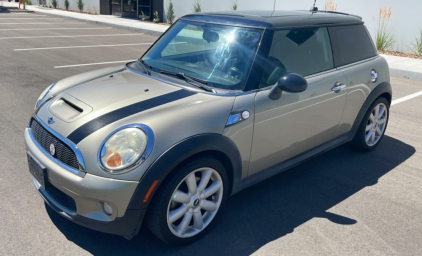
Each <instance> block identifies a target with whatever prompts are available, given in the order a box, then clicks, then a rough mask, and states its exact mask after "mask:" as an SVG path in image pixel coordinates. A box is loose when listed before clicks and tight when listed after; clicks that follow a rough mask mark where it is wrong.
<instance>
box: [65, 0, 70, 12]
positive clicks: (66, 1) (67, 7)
mask: <svg viewBox="0 0 422 256" xmlns="http://www.w3.org/2000/svg"><path fill="white" fill-rule="evenodd" d="M69 5H70V3H69V0H64V8H65V9H66V11H67V10H69Z"/></svg>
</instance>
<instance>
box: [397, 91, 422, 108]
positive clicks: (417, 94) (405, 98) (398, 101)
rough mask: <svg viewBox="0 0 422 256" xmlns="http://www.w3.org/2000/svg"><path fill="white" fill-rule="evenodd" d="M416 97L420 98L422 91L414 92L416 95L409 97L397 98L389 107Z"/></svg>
mask: <svg viewBox="0 0 422 256" xmlns="http://www.w3.org/2000/svg"><path fill="white" fill-rule="evenodd" d="M418 96H422V91H420V92H416V93H413V94H410V95H407V96H405V97H402V98H399V99H397V100H393V101H392V102H391V106H393V105H396V104H399V103H402V102H403V101H406V100H410V99H413V98H416V97H418Z"/></svg>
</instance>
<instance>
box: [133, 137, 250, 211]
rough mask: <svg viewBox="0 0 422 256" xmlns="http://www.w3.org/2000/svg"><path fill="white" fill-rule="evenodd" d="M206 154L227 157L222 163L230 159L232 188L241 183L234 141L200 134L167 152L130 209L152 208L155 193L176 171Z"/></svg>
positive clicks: (149, 172)
mask: <svg viewBox="0 0 422 256" xmlns="http://www.w3.org/2000/svg"><path fill="white" fill-rule="evenodd" d="M206 152H209V153H212V152H217V153H218V154H223V155H224V158H225V159H222V160H224V161H225V160H227V159H228V162H227V163H226V165H228V166H226V169H228V170H227V171H228V172H229V173H228V176H229V177H230V178H231V179H230V180H231V182H230V188H231V187H233V185H234V184H235V183H238V182H239V181H240V179H241V174H242V161H241V156H240V153H239V150H238V148H237V147H236V145H235V144H234V143H233V141H231V140H230V139H229V138H227V137H225V136H223V135H220V134H200V135H196V136H193V137H190V138H187V139H185V140H183V141H180V142H179V143H177V144H176V145H174V146H172V147H171V148H169V149H168V150H166V151H165V152H164V153H163V154H162V155H161V156H160V157H158V158H157V159H156V160H155V161H154V163H153V164H151V166H150V167H149V168H148V170H147V171H146V172H145V174H144V176H143V177H142V178H141V180H140V182H139V185H138V187H137V188H136V190H135V193H134V194H133V196H132V199H131V201H130V203H129V207H128V209H130V210H134V209H144V208H146V207H148V205H149V202H150V201H151V200H152V198H153V197H154V193H155V192H156V191H157V189H158V188H159V187H160V184H161V183H162V182H163V180H164V179H165V178H166V177H167V175H168V174H169V173H170V172H171V171H172V170H173V169H174V168H176V167H177V166H178V165H179V164H181V163H182V162H183V161H185V160H187V159H189V158H190V157H192V156H194V155H197V154H200V153H206ZM227 167H228V168H227ZM156 180H158V184H157V185H156V186H155V188H154V190H153V191H152V194H150V196H149V200H148V201H147V202H145V203H144V202H143V201H144V198H145V196H146V194H147V193H148V190H149V189H150V187H151V186H152V184H153V183H154V182H155V181H156ZM230 188H229V189H230Z"/></svg>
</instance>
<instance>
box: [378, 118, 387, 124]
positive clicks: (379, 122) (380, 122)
mask: <svg viewBox="0 0 422 256" xmlns="http://www.w3.org/2000/svg"><path fill="white" fill-rule="evenodd" d="M386 121H387V118H386V117H384V118H382V119H380V120H378V124H385V122H386Z"/></svg>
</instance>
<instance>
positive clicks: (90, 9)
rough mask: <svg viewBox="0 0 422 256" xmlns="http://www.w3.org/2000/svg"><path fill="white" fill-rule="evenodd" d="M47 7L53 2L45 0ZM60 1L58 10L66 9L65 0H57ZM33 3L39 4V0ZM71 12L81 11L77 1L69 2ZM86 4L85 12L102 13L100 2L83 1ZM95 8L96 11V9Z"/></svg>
mask: <svg viewBox="0 0 422 256" xmlns="http://www.w3.org/2000/svg"><path fill="white" fill-rule="evenodd" d="M45 1H46V2H47V5H51V0H45ZM57 1H58V8H60V9H64V0H57ZM32 3H33V4H35V3H38V0H32ZM69 3H70V4H69V10H72V11H79V9H78V4H77V0H69ZM83 3H84V10H83V12H91V13H95V12H97V14H99V13H100V0H83ZM94 8H95V9H94Z"/></svg>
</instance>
